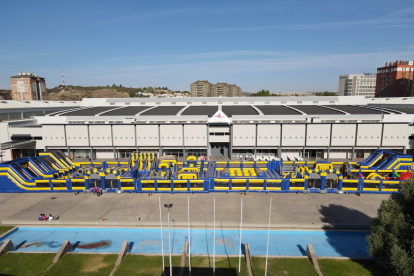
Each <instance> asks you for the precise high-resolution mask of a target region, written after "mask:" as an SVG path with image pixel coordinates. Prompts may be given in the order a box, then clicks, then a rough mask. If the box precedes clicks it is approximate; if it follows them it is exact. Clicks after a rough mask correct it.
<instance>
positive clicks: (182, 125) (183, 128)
mask: <svg viewBox="0 0 414 276" xmlns="http://www.w3.org/2000/svg"><path fill="white" fill-rule="evenodd" d="M182 126H183V133H182V135H183V160H185V136H184V124H182Z"/></svg>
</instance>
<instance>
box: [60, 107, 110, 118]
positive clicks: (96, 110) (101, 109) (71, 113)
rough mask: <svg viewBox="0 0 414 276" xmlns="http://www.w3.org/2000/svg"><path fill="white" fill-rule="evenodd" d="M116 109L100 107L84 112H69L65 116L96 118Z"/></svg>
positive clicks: (83, 110) (84, 110)
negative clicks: (99, 114)
mask: <svg viewBox="0 0 414 276" xmlns="http://www.w3.org/2000/svg"><path fill="white" fill-rule="evenodd" d="M114 108H116V107H114V106H99V107H92V108H87V109H82V110H76V111H73V112H69V113H66V114H63V116H95V115H96V114H98V113H101V112H104V111H107V110H111V109H114Z"/></svg>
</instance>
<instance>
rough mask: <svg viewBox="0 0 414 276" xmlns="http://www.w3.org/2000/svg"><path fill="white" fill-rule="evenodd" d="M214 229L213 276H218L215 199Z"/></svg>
mask: <svg viewBox="0 0 414 276" xmlns="http://www.w3.org/2000/svg"><path fill="white" fill-rule="evenodd" d="M213 229H214V230H213V275H216V198H214V222H213Z"/></svg>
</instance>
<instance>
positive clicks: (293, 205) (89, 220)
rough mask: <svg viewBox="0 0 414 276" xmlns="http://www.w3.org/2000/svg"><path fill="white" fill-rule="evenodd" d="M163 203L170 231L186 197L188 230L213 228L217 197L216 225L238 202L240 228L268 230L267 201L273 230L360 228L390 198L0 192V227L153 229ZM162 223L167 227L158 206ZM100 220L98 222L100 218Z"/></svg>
mask: <svg viewBox="0 0 414 276" xmlns="http://www.w3.org/2000/svg"><path fill="white" fill-rule="evenodd" d="M159 197H161V204H162V205H163V204H164V203H166V202H167V201H170V202H171V203H173V204H174V207H173V208H172V209H171V212H170V216H171V220H172V223H173V226H175V227H179V228H180V227H186V226H187V198H190V216H191V224H192V227H195V228H206V227H212V225H213V199H214V198H215V199H216V226H217V227H220V228H228V229H231V228H236V227H238V225H239V221H240V200H241V199H243V228H254V229H261V228H267V225H268V214H269V202H270V198H272V201H273V203H272V215H271V225H272V227H273V228H285V229H286V228H289V229H294V228H301V229H317V228H329V227H333V228H345V229H346V228H362V229H364V228H365V229H366V228H367V227H368V226H369V224H370V222H371V220H372V218H373V217H375V216H376V214H377V209H378V208H379V206H380V204H381V201H382V200H384V199H387V198H388V197H389V195H383V194H382V195H381V194H363V195H361V196H356V195H354V194H342V195H337V194H286V193H283V194H282V193H280V194H279V193H277V194H276V193H269V194H265V193H249V194H247V195H244V194H239V193H229V194H227V193H209V194H153V195H152V196H149V195H148V194H137V193H124V194H114V193H109V194H108V193H106V194H103V195H102V196H100V197H97V196H96V195H93V194H91V193H89V194H86V193H81V194H79V195H75V194H73V193H30V194H29V193H26V194H0V221H1V223H2V224H3V225H32V224H35V225H46V224H47V225H64V226H77V225H84V226H87V225H90V226H96V225H100V226H110V227H114V226H122V227H124V226H128V227H158V226H159V208H158V198H159ZM40 213H45V214H46V215H49V214H50V213H52V214H53V216H59V219H58V220H56V221H52V222H38V221H37V218H38V216H39V214H40ZM162 216H163V223H164V224H166V223H167V212H166V208H164V207H162ZM100 219H102V220H100Z"/></svg>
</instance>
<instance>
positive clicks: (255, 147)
mask: <svg viewBox="0 0 414 276" xmlns="http://www.w3.org/2000/svg"><path fill="white" fill-rule="evenodd" d="M255 126H256V128H255V129H256V137H255V138H256V139H255V141H254V156H256V153H257V134H258V133H259V132H258V124H255Z"/></svg>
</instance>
